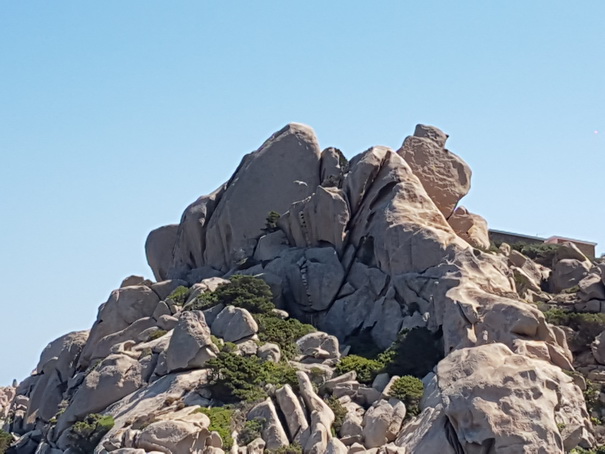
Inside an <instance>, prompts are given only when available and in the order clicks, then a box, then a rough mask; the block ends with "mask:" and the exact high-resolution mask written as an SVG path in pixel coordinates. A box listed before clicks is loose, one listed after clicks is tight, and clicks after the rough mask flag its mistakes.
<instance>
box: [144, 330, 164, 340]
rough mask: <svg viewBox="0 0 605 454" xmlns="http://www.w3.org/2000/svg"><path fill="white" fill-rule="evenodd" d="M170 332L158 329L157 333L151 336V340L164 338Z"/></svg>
mask: <svg viewBox="0 0 605 454" xmlns="http://www.w3.org/2000/svg"><path fill="white" fill-rule="evenodd" d="M167 332H168V331H166V330H165V329H158V330H156V331H154V332H153V333H152V334H151V336H149V340H150V341H152V340H156V339H159V338H160V337H162V336H163V335H164V334H166V333H167Z"/></svg>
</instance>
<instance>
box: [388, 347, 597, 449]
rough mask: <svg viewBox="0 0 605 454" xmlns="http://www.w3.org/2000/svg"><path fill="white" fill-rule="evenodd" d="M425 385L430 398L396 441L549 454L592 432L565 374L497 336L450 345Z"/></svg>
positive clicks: (414, 445) (579, 398)
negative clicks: (456, 347) (461, 346)
mask: <svg viewBox="0 0 605 454" xmlns="http://www.w3.org/2000/svg"><path fill="white" fill-rule="evenodd" d="M431 388H432V395H430V396H429V397H428V398H425V403H427V400H430V402H429V404H430V405H431V406H430V407H429V408H427V409H426V410H424V411H423V413H422V414H421V415H420V417H419V419H418V420H417V421H416V422H415V424H414V425H409V426H406V428H405V429H404V430H403V432H402V433H401V434H400V436H399V438H398V439H397V442H396V443H397V445H399V446H405V447H407V448H408V449H409V450H410V452H443V453H447V454H449V453H451V454H458V453H459V452H487V453H492V452H493V453H496V452H497V453H502V454H520V453H527V454H530V453H532V454H554V453H563V452H564V450H565V451H568V450H569V449H571V448H572V447H574V446H576V445H577V444H578V442H580V441H581V440H582V439H584V440H586V441H588V442H590V441H591V439H592V437H591V435H590V434H589V433H588V432H587V430H586V429H587V428H588V427H590V422H589V421H588V414H587V413H586V410H585V409H584V403H583V398H582V394H581V392H580V390H579V388H578V387H577V386H576V385H575V384H574V383H573V379H572V378H571V377H569V376H567V375H566V374H564V373H563V372H562V371H561V369H559V368H558V367H555V366H552V365H551V364H549V363H548V362H546V361H542V360H537V359H530V358H528V357H526V356H523V355H518V354H515V353H513V352H512V351H511V350H510V349H509V348H507V347H506V346H504V345H503V344H489V345H483V346H480V347H475V348H465V349H460V350H456V351H454V352H453V353H451V354H450V355H448V356H447V357H446V358H445V359H444V360H442V361H441V362H440V363H439V365H438V366H437V368H436V377H435V378H434V381H433V383H432V385H431V386H429V391H428V394H431ZM444 428H445V430H444ZM560 428H561V429H560ZM437 448H438V451H434V449H437ZM482 449H483V451H481V450H482Z"/></svg>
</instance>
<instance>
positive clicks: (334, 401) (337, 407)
mask: <svg viewBox="0 0 605 454" xmlns="http://www.w3.org/2000/svg"><path fill="white" fill-rule="evenodd" d="M324 401H325V402H326V404H328V407H330V409H331V410H332V411H333V412H334V424H333V425H332V428H333V429H334V431H336V433H337V434H338V433H340V429H341V428H342V423H343V422H344V421H345V417H346V416H347V409H346V408H345V407H344V406H343V405H342V404H341V403H340V400H338V398H337V397H334V396H330V397H328V398H327V399H324Z"/></svg>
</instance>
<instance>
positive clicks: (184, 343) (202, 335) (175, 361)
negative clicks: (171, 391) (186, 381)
mask: <svg viewBox="0 0 605 454" xmlns="http://www.w3.org/2000/svg"><path fill="white" fill-rule="evenodd" d="M217 353H218V347H217V346H216V345H214V343H213V342H212V337H211V334H210V328H209V327H208V325H207V324H206V320H205V319H204V314H203V313H202V312H201V311H185V312H183V313H181V316H180V318H179V322H178V324H177V325H176V327H175V328H174V332H173V334H172V337H171V338H170V343H169V344H168V348H167V349H166V366H167V370H168V372H173V371H178V370H184V369H196V368H200V367H202V366H203V365H204V364H205V363H206V361H208V360H209V359H212V358H215V357H216V354H217Z"/></svg>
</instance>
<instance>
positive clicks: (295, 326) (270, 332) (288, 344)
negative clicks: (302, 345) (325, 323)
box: [254, 314, 316, 359]
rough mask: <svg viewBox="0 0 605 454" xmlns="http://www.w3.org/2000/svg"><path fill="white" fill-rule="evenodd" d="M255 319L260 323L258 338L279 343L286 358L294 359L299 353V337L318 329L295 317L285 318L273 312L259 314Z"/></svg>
mask: <svg viewBox="0 0 605 454" xmlns="http://www.w3.org/2000/svg"><path fill="white" fill-rule="evenodd" d="M254 319H255V320H256V323H258V338H259V339H260V340H261V341H262V342H272V343H274V344H277V345H279V348H280V350H281V353H282V356H283V357H284V358H286V359H292V358H293V357H294V356H296V354H297V353H298V349H297V346H296V341H297V340H298V339H300V338H301V337H303V336H304V335H306V334H309V333H313V332H315V331H316V329H315V328H314V327H313V326H311V325H307V324H305V323H302V322H300V321H299V320H296V319H295V318H288V319H286V320H284V319H282V318H280V317H277V316H275V315H272V314H257V315H255V316H254Z"/></svg>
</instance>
